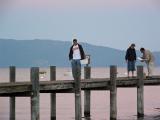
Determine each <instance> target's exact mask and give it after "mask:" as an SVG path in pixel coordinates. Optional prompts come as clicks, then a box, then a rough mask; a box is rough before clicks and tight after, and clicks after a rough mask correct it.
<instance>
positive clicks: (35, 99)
mask: <svg viewBox="0 0 160 120" xmlns="http://www.w3.org/2000/svg"><path fill="white" fill-rule="evenodd" d="M31 82H32V95H31V120H39V119H40V118H39V68H38V67H32V68H31Z"/></svg>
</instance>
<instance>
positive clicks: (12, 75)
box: [9, 66, 16, 120]
mask: <svg viewBox="0 0 160 120" xmlns="http://www.w3.org/2000/svg"><path fill="white" fill-rule="evenodd" d="M9 73H10V82H11V83H14V82H15V81H16V67H15V66H10V71H9ZM15 103H16V99H15V97H10V120H15V119H16V104H15Z"/></svg>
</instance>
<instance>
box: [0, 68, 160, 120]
mask: <svg viewBox="0 0 160 120" xmlns="http://www.w3.org/2000/svg"><path fill="white" fill-rule="evenodd" d="M9 69H10V72H9V76H10V77H9V78H10V82H7V83H0V97H10V103H9V104H10V113H9V115H10V120H16V118H15V116H16V115H15V110H16V106H15V102H16V101H15V97H30V98H31V120H39V119H40V118H39V114H40V113H39V111H40V107H39V101H40V98H39V94H40V93H50V94H51V96H50V98H51V103H50V104H51V113H50V120H56V93H75V120H82V114H84V116H85V117H90V111H91V107H90V102H91V92H92V91H93V90H106V91H110V116H106V118H108V119H110V120H117V88H130V87H135V88H137V117H143V116H144V86H155V85H160V76H152V77H145V76H144V71H143V66H137V76H136V77H134V78H128V77H117V67H116V66H114V65H113V66H110V77H109V78H91V67H90V66H85V67H84V79H81V77H78V76H77V77H76V78H75V80H57V79H56V66H50V80H48V81H39V74H40V71H39V67H32V68H31V69H30V80H29V82H16V79H15V78H16V67H15V66H11V67H10V68H9ZM104 74H105V73H104ZM21 81H23V80H21ZM82 90H83V91H84V113H82V107H81V106H82V104H81V91H82Z"/></svg>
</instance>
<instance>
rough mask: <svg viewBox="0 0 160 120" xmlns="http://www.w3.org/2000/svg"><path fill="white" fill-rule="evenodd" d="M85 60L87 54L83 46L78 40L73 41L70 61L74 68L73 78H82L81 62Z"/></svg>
mask: <svg viewBox="0 0 160 120" xmlns="http://www.w3.org/2000/svg"><path fill="white" fill-rule="evenodd" d="M83 59H85V53H84V50H83V47H82V45H80V44H79V43H78V42H77V39H73V45H72V46H71V47H70V52H69V60H70V61H71V66H72V75H73V78H76V77H80V75H81V63H80V60H83Z"/></svg>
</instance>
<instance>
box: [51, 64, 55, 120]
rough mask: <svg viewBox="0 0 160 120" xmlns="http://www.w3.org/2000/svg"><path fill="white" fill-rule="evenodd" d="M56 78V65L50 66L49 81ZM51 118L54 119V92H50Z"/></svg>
mask: <svg viewBox="0 0 160 120" xmlns="http://www.w3.org/2000/svg"><path fill="white" fill-rule="evenodd" d="M55 80H56V66H50V81H55ZM51 120H56V93H51Z"/></svg>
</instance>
